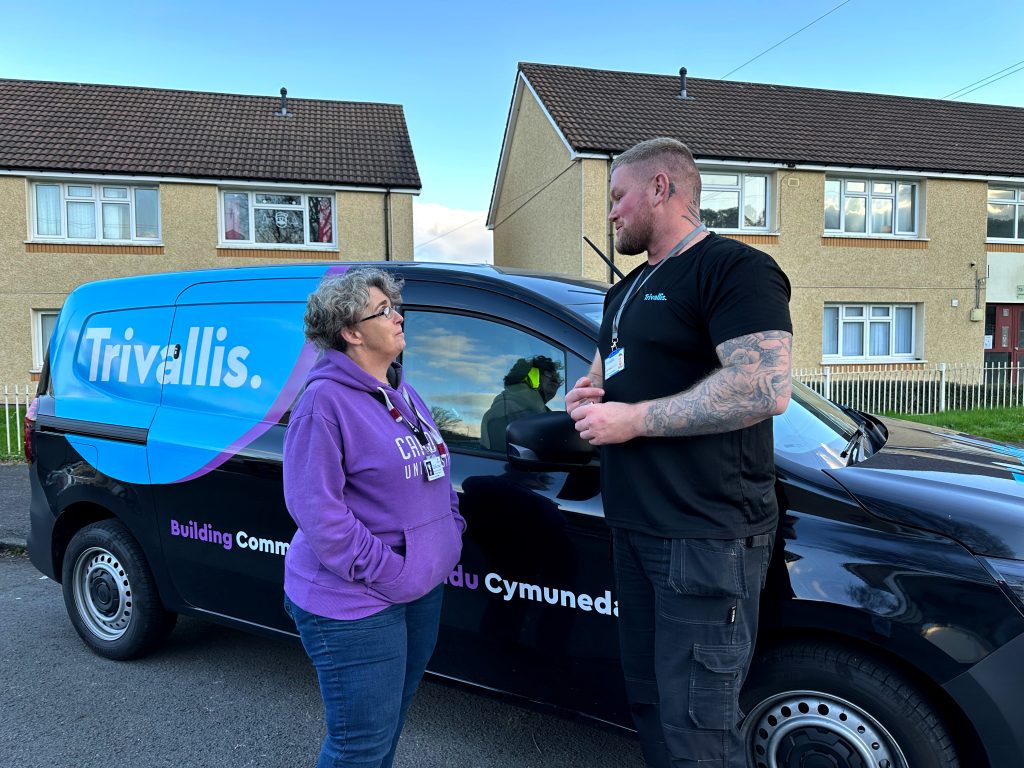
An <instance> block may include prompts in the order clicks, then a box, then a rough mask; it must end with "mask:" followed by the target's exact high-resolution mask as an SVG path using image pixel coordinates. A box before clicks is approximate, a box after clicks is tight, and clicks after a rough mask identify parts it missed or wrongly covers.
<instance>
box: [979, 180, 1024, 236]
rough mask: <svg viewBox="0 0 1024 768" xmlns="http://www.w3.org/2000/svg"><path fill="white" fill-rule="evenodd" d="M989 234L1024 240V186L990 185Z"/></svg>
mask: <svg viewBox="0 0 1024 768" xmlns="http://www.w3.org/2000/svg"><path fill="white" fill-rule="evenodd" d="M988 236H989V237H990V238H992V239H999V240H1024V187H1014V186H1009V185H998V186H997V185H995V184H990V185H989V187H988Z"/></svg>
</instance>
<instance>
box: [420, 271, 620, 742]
mask: <svg viewBox="0 0 1024 768" xmlns="http://www.w3.org/2000/svg"><path fill="white" fill-rule="evenodd" d="M403 300H404V302H405V309H404V310H403V314H404V316H405V333H406V349H405V352H404V354H403V359H402V361H403V367H404V372H405V377H406V380H407V381H408V382H409V383H410V384H411V385H412V386H413V387H414V388H415V389H416V390H417V391H418V392H419V393H420V394H421V395H422V396H423V398H424V400H425V401H426V402H427V404H428V405H429V406H430V408H431V412H432V415H433V417H434V420H435V421H436V422H437V424H438V427H439V428H440V430H441V433H442V435H443V437H444V438H445V441H446V442H447V443H448V446H449V448H450V450H451V453H452V462H451V471H452V481H453V483H454V485H455V488H456V489H457V490H458V491H459V494H460V505H461V511H462V514H463V515H464V516H465V517H466V520H467V524H468V528H467V531H466V534H465V536H464V542H463V553H462V559H461V561H460V563H459V564H458V566H457V567H456V569H455V571H454V573H453V574H452V576H451V577H450V578H449V579H448V581H447V587H446V593H445V606H444V612H443V616H442V626H441V635H440V639H439V643H438V648H437V651H436V653H435V655H434V658H433V660H432V662H431V666H430V669H431V670H432V671H434V672H436V673H439V674H442V675H446V676H449V677H453V678H458V679H462V680H471V681H472V682H474V683H476V684H479V685H484V686H487V687H491V688H495V689H498V690H502V691H506V692H509V693H512V694H517V695H521V696H525V697H528V698H531V699H535V700H541V701H546V702H551V703H555V704H558V705H561V706H565V707H569V708H571V709H574V710H577V711H580V712H586V713H588V714H592V715H594V716H596V717H601V718H604V719H610V720H619V721H623V722H624V721H625V720H626V719H628V718H627V715H626V713H625V712H624V711H623V702H624V701H625V697H624V694H623V692H622V683H621V673H620V672H619V666H618V640H617V634H616V632H617V630H616V622H617V619H616V614H617V604H616V602H615V595H614V586H613V581H612V569H611V552H610V537H609V533H608V529H607V526H606V525H605V522H604V519H603V514H602V512H601V504H600V496H599V487H598V467H597V466H596V462H595V464H594V465H592V466H587V467H578V468H575V469H573V470H572V471H550V472H534V471H522V470H517V469H516V468H514V467H512V466H511V465H510V464H509V463H508V460H507V454H506V446H505V443H504V439H503V436H501V437H496V436H498V435H500V433H501V432H502V431H503V427H504V426H505V425H507V423H509V422H510V421H514V419H515V418H518V417H521V416H525V415H528V413H534V412H539V411H543V410H564V396H565V386H566V384H565V382H569V383H570V385H571V383H572V382H575V380H576V379H577V378H579V377H580V376H582V375H584V373H585V372H586V370H587V368H588V367H589V358H590V356H591V355H592V352H593V341H592V340H591V339H590V338H589V337H588V336H587V335H586V334H584V333H583V332H581V331H580V329H579V328H578V327H574V326H573V324H572V323H571V322H570V320H569V319H568V318H567V317H561V318H560V317H558V316H557V315H554V314H552V313H550V312H549V311H545V310H542V309H540V308H539V307H538V306H536V304H534V303H531V302H530V301H529V300H527V299H521V298H512V297H509V296H505V295H501V294H500V293H495V292H493V291H488V290H484V289H481V288H477V287H471V286H459V285H446V286H441V285H438V284H429V283H419V284H418V283H415V282H412V283H407V286H406V290H405V295H404V299H403ZM550 363H553V364H554V368H555V369H556V370H557V372H558V377H557V382H556V380H555V378H554V377H552V376H551V375H550V369H551V367H552V366H551V365H550ZM545 379H546V381H545ZM545 384H547V388H545ZM552 389H554V390H555V391H553V392H552V391H551V390H552ZM538 390H539V391H538ZM531 397H532V398H533V400H534V403H533V405H531V404H530V402H529V401H530V398H531ZM546 398H547V400H546V402H543V400H544V399H546ZM496 425H497V428H496ZM488 432H490V434H491V436H490V437H488Z"/></svg>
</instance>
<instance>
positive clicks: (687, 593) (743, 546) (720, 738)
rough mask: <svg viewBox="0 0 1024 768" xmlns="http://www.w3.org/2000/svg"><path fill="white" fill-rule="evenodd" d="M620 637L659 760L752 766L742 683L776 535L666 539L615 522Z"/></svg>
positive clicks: (676, 766) (651, 761)
mask: <svg viewBox="0 0 1024 768" xmlns="http://www.w3.org/2000/svg"><path fill="white" fill-rule="evenodd" d="M612 540H613V544H614V554H615V582H616V589H617V591H618V597H619V645H620V648H621V651H622V669H623V673H624V675H625V678H626V691H627V693H628V694H629V703H630V710H631V713H632V715H633V722H634V723H635V724H636V727H637V731H638V732H639V735H640V744H641V748H642V750H643V754H644V761H645V762H646V764H647V765H648V766H650V767H651V768H691V766H692V767H694V768H695V767H696V766H697V765H699V766H700V768H746V766H747V757H746V754H745V751H744V748H743V744H742V742H741V740H740V736H739V728H738V726H739V723H740V720H741V719H742V717H743V713H742V712H741V711H740V707H739V693H740V688H741V687H742V686H743V681H744V680H745V679H746V676H747V670H748V669H749V668H750V660H751V657H752V655H753V651H754V642H755V640H756V636H757V616H758V605H759V602H760V595H761V589H762V588H763V587H764V581H765V576H766V574H767V571H768V561H769V559H770V558H771V550H772V544H773V539H772V537H771V536H769V535H767V534H764V535H759V536H752V537H750V538H749V539H725V540H718V539H662V538H658V537H655V536H649V535H647V534H644V533H640V532H638V531H629V530H625V529H623V528H613V529H612Z"/></svg>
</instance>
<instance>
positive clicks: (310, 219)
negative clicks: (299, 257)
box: [220, 189, 337, 249]
mask: <svg viewBox="0 0 1024 768" xmlns="http://www.w3.org/2000/svg"><path fill="white" fill-rule="evenodd" d="M335 231H336V226H335V203H334V195H333V194H332V193H327V192H313V193H305V192H282V191H279V190H245V189H225V190H221V194H220V241H221V243H222V244H224V245H251V246H257V247H260V248H264V247H269V248H273V247H280V246H285V247H295V246H302V247H309V248H332V249H333V248H334V246H335V243H336V242H337V241H336V238H335Z"/></svg>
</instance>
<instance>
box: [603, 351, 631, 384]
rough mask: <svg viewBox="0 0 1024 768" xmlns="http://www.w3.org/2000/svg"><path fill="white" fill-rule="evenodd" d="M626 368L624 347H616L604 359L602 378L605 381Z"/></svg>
mask: <svg viewBox="0 0 1024 768" xmlns="http://www.w3.org/2000/svg"><path fill="white" fill-rule="evenodd" d="M625 368H626V350H625V348H624V347H623V348H619V349H616V350H615V351H614V352H612V353H611V354H610V355H608V357H606V358H605V359H604V378H605V380H606V381H607V380H608V379H610V378H611V377H612V376H614V375H615V374H616V373H618V372H619V371H622V370H625Z"/></svg>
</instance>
